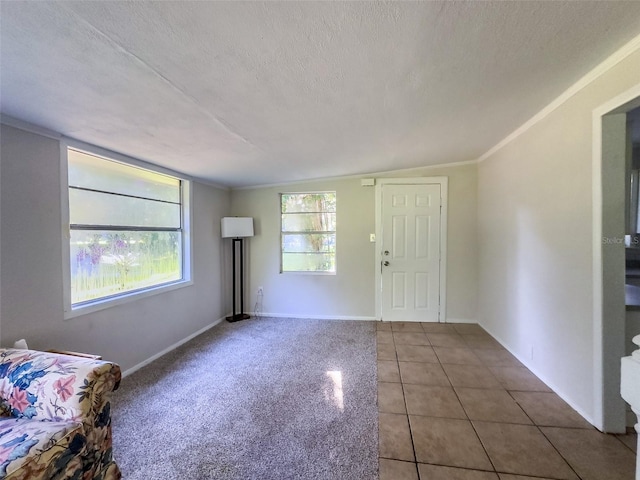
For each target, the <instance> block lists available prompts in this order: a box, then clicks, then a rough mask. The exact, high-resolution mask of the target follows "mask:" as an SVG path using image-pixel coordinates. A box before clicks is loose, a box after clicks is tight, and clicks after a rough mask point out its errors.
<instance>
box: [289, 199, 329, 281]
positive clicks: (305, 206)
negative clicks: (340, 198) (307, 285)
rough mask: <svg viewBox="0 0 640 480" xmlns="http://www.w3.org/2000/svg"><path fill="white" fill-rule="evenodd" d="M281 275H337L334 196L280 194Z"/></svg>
mask: <svg viewBox="0 0 640 480" xmlns="http://www.w3.org/2000/svg"><path fill="white" fill-rule="evenodd" d="M280 200H281V202H280V203H281V227H282V229H281V232H282V242H281V248H282V252H281V253H282V271H283V272H327V273H335V271H336V194H335V192H323V193H283V194H281V197H280Z"/></svg>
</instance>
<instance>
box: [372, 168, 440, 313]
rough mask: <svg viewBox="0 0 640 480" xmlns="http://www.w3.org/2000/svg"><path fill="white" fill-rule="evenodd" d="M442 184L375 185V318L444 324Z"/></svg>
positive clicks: (419, 181)
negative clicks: (376, 241) (376, 240)
mask: <svg viewBox="0 0 640 480" xmlns="http://www.w3.org/2000/svg"><path fill="white" fill-rule="evenodd" d="M447 186H448V183H447V178H446V177H427V178H407V179H396V178H394V179H379V180H378V182H377V187H376V188H377V191H376V230H377V238H378V239H379V241H378V245H377V247H378V248H377V249H376V250H377V253H376V264H377V268H376V285H377V289H376V316H377V318H380V319H382V320H385V321H405V322H444V321H445V318H446V316H445V305H446V238H447V236H446V232H447V227H446V219H447Z"/></svg>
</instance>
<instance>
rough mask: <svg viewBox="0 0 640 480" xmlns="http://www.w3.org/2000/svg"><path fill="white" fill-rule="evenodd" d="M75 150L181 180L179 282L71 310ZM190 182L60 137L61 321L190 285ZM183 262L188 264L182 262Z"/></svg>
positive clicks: (170, 171) (191, 215)
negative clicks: (71, 198) (71, 153)
mask: <svg viewBox="0 0 640 480" xmlns="http://www.w3.org/2000/svg"><path fill="white" fill-rule="evenodd" d="M69 148H74V149H77V150H80V151H84V152H86V153H88V154H90V155H98V156H101V157H104V158H105V159H107V160H115V161H118V162H122V163H124V164H126V165H132V166H136V167H140V168H144V169H146V170H150V171H153V172H157V173H160V174H165V175H169V176H172V177H175V178H178V179H179V180H181V181H182V198H181V202H182V218H183V225H182V230H183V239H182V242H183V243H182V245H183V246H182V255H183V257H182V280H178V281H176V282H172V283H169V284H166V285H155V286H151V287H149V288H145V289H143V290H139V291H132V292H125V293H123V294H122V295H118V296H117V297H113V298H104V299H97V300H96V301H95V302H91V303H89V304H87V305H82V306H77V307H73V306H72V305H71V267H70V256H69V255H70V252H69V239H70V229H69V185H68V182H69V180H68V149H69ZM192 182H193V180H191V179H190V177H188V176H184V175H182V174H180V173H178V172H175V171H173V170H169V169H167V168H163V167H159V166H157V165H154V164H151V163H148V162H144V161H141V160H138V159H135V158H131V157H128V156H126V155H122V154H119V153H117V152H112V151H110V150H106V149H104V148H101V147H96V146H93V145H89V144H87V143H84V142H78V141H77V140H73V139H71V138H68V137H64V136H63V137H62V138H60V195H61V199H60V206H61V212H60V218H61V221H62V222H61V223H62V224H61V229H60V231H61V233H62V262H63V264H62V279H63V286H62V288H63V313H64V320H68V319H71V318H75V317H79V316H82V315H87V314H89V313H93V312H97V311H100V310H104V309H106V308H111V307H114V306H117V305H121V304H123V303H129V302H132V301H135V300H139V299H142V298H146V297H150V296H153V295H158V294H160V293H166V292H170V291H173V290H177V289H180V288H185V287H189V286H191V285H193V268H194V259H193V255H192V252H193V235H192V234H191V228H192V222H191V219H192V218H193V188H192ZM185 259H186V260H187V261H185Z"/></svg>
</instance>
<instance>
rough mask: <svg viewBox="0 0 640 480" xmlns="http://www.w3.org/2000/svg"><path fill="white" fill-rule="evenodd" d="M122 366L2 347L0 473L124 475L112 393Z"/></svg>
mask: <svg viewBox="0 0 640 480" xmlns="http://www.w3.org/2000/svg"><path fill="white" fill-rule="evenodd" d="M120 378H121V373H120V367H119V366H118V365H116V364H114V363H110V362H103V361H101V360H93V359H88V358H82V357H75V356H69V355H60V354H55V353H45V352H38V351H34V350H15V349H2V348H0V478H6V479H7V480H27V479H28V480H67V479H74V480H91V479H95V480H117V479H120V478H121V474H120V470H119V468H118V466H117V465H116V463H115V461H114V460H113V456H112V436H111V405H110V403H109V397H110V394H111V392H112V391H114V390H116V389H117V388H118V386H119V384H120Z"/></svg>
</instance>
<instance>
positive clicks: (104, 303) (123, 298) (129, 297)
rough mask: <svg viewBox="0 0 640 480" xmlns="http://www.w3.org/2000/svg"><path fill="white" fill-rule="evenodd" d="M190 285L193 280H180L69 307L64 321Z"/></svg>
mask: <svg viewBox="0 0 640 480" xmlns="http://www.w3.org/2000/svg"><path fill="white" fill-rule="evenodd" d="M191 285H193V280H180V281H178V282H174V283H171V284H169V285H161V286H158V287H152V288H148V289H146V290H142V291H139V292H131V293H125V294H123V295H120V296H119V297H116V298H109V299H104V300H96V301H95V302H92V303H89V304H86V305H81V306H78V307H71V308H70V309H69V310H66V311H65V312H64V319H65V320H68V319H71V318H75V317H80V316H82V315H87V314H89V313H94V312H98V311H100V310H105V309H107V308H111V307H115V306H118V305H123V304H125V303H130V302H133V301H136V300H140V299H143V298H147V297H152V296H154V295H159V294H161V293H167V292H171V291H173V290H178V289H180V288H184V287H189V286H191Z"/></svg>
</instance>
